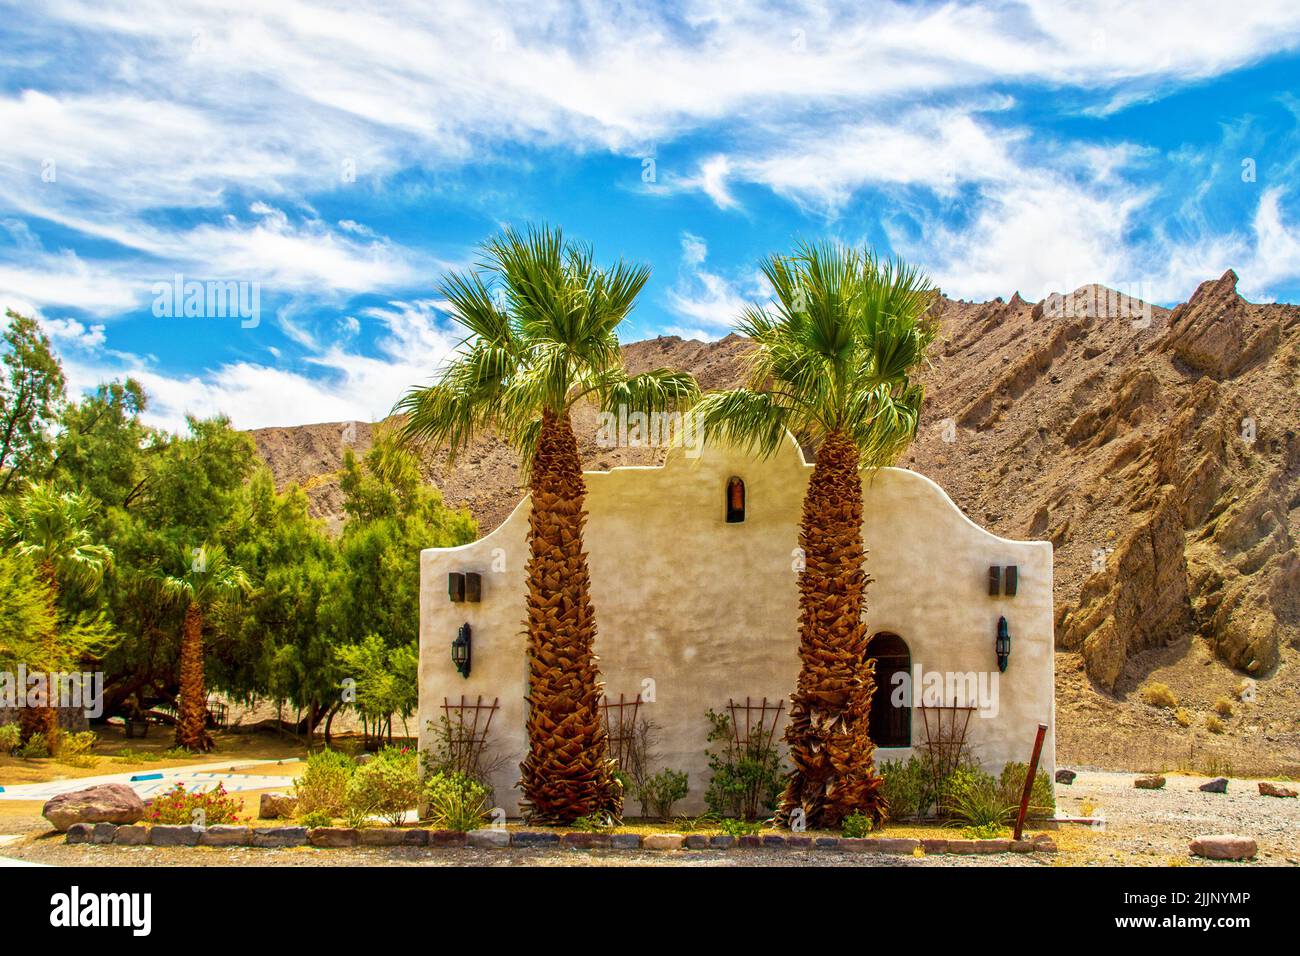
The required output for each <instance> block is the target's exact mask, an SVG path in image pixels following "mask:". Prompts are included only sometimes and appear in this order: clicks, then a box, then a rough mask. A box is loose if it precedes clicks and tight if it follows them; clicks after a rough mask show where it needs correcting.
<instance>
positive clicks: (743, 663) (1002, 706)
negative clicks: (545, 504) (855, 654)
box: [419, 439, 1055, 815]
mask: <svg viewBox="0 0 1300 956" xmlns="http://www.w3.org/2000/svg"><path fill="white" fill-rule="evenodd" d="M811 470H812V469H811V466H810V465H808V464H807V463H805V462H804V460H803V456H802V454H801V453H800V451H799V448H798V446H797V444H795V442H794V441H793V440H792V439H791V440H790V441H789V442H788V444H787V445H786V447H784V448H783V449H782V450H781V451H780V452H779V453H778V454H777V455H774V456H773V457H772V458H770V459H767V460H757V459H755V458H753V457H752V456H750V455H748V454H746V453H743V452H740V451H737V450H734V449H729V448H725V447H717V446H710V447H709V448H708V449H706V450H705V452H704V453H703V455H702V456H700V457H699V458H694V459H692V458H688V457H686V456H684V455H681V454H679V453H678V454H675V455H674V456H673V457H672V458H670V460H669V463H668V464H667V465H665V466H664V467H662V468H658V467H647V468H618V469H614V470H613V471H609V472H588V473H587V475H586V478H587V488H588V497H587V508H588V512H589V517H588V520H587V531H586V545H587V551H588V554H589V556H590V565H591V580H592V601H593V603H594V605H595V609H596V621H597V626H598V628H599V634H598V637H597V642H596V649H597V653H598V654H599V656H600V661H601V671H602V675H603V678H604V682H605V692H606V694H608V695H609V696H610V697H612V698H613V699H614V700H617V699H618V696H619V694H620V693H622V694H624V695H626V697H627V698H628V699H629V700H631V699H632V698H633V697H634V696H635V695H636V694H637V693H638V692H639V691H640V690H641V688H642V687H643V686H646V685H645V683H644V682H646V681H647V680H649V681H652V682H653V688H654V697H655V700H654V702H653V703H648V704H645V705H643V706H642V709H641V713H642V715H643V716H646V717H649V718H651V719H652V720H654V722H655V723H656V724H657V725H658V727H659V740H658V750H659V752H660V755H661V757H660V765H661V766H666V767H672V768H674V769H678V770H685V771H687V773H688V774H689V776H690V788H691V790H690V795H689V796H688V798H687V799H686V800H685V801H683V802H682V803H681V804H678V805H677V808H676V809H678V810H680V811H682V812H699V811H701V810H702V809H703V806H704V805H703V794H704V790H705V787H706V785H707V782H708V769H707V763H706V758H705V748H706V743H705V739H704V738H705V734H706V732H707V730H708V724H707V721H706V719H705V716H704V714H705V711H706V710H707V709H708V708H710V707H712V708H714V709H717V710H721V709H722V708H723V707H725V705H726V704H727V700H728V698H737V699H739V700H743V699H744V698H745V697H747V696H748V697H751V698H762V697H764V696H766V697H767V698H768V699H769V700H770V701H775V700H777V699H780V698H784V697H787V696H788V695H789V694H790V692H791V691H792V690H793V688H794V683H795V677H796V675H797V673H798V667H799V663H798V656H797V646H798V593H797V582H796V575H795V572H794V570H793V562H794V553H795V549H796V548H797V546H798V530H799V515H800V508H801V505H802V500H803V494H804V488H805V486H806V483H807V481H808V478H809V475H810V474H811ZM732 475H739V476H740V477H741V478H743V479H744V481H745V486H746V498H747V500H746V519H745V521H744V522H743V523H739V524H727V523H726V521H725V520H724V519H725V512H724V489H725V486H726V482H727V479H728V478H729V477H730V476H732ZM863 494H864V526H863V538H864V541H865V543H866V546H867V548H868V549H869V554H868V558H867V569H868V572H869V573H870V575H871V577H872V578H873V579H874V582H873V583H872V584H871V585H870V586H869V588H868V591H867V603H868V614H867V618H868V623H869V626H870V630H871V633H873V634H874V633H877V632H880V631H892V632H893V633H896V634H898V635H899V636H901V637H902V638H903V639H904V640H905V641H906V642H907V643H908V645H909V648H910V650H911V654H912V665H913V673H914V674H915V673H916V672H917V668H918V666H919V667H920V668H922V669H923V670H924V671H926V672H928V671H943V672H947V671H960V672H967V671H971V672H985V673H988V672H996V671H997V662H996V657H995V654H994V649H993V642H994V636H995V632H996V627H997V620H998V617H999V616H1000V615H1005V616H1006V618H1007V621H1008V622H1009V625H1010V631H1011V636H1012V652H1011V660H1010V665H1009V667H1008V668H1007V672H1006V673H1005V674H1001V675H999V681H998V710H997V714H996V716H988V717H981V716H978V715H976V716H973V717H972V718H971V720H970V730H969V734H968V742H969V745H970V748H971V752H972V755H973V756H974V757H975V758H976V759H978V760H979V761H980V762H981V763H983V764H984V765H985V766H986V767H987V768H988V769H989V770H991V771H993V772H995V773H996V772H998V771H1000V770H1001V768H1002V765H1003V764H1004V763H1006V762H1007V761H1009V760H1020V761H1027V760H1028V759H1029V754H1030V750H1031V748H1032V745H1033V739H1034V734H1035V731H1036V728H1037V725H1038V723H1040V722H1043V723H1047V724H1048V727H1049V733H1048V737H1047V741H1046V743H1045V745H1044V751H1043V756H1042V766H1043V768H1044V769H1046V770H1047V771H1048V773H1049V774H1052V773H1053V772H1054V769H1055V753H1054V747H1053V731H1054V706H1053V703H1054V693H1053V673H1052V668H1053V655H1052V647H1053V634H1052V627H1053V615H1052V546H1051V544H1050V543H1049V542H1040V541H1036V542H1024V541H1008V540H1005V539H1002V538H998V537H996V536H995V535H992V534H990V533H988V532H987V531H985V530H983V529H982V528H980V527H978V526H977V525H975V524H974V523H973V522H971V521H970V520H969V519H968V518H967V517H966V516H965V515H963V514H962V513H961V512H960V511H959V510H958V509H957V507H956V506H955V505H954V504H953V503H952V501H951V500H950V499H949V498H948V496H947V495H946V494H944V492H943V491H942V489H940V488H939V486H938V485H936V484H935V483H934V482H932V481H930V480H929V479H928V478H925V477H924V476H922V475H920V474H917V473H915V472H912V471H907V470H903V469H896V468H887V469H882V470H880V471H878V472H875V473H874V474H871V475H867V476H864V480H863ZM528 507H529V502H528V499H525V500H524V501H523V502H521V503H520V504H519V506H518V507H517V508H516V509H515V511H514V512H513V513H512V514H511V515H510V517H509V518H507V519H506V521H505V522H504V523H503V524H502V525H501V526H500V527H498V528H497V529H496V530H494V531H493V532H492V533H491V534H488V535H487V536H486V537H484V538H482V539H480V540H478V541H476V542H474V543H472V544H468V545H464V546H462V547H459V548H433V549H429V550H426V551H424V552H422V553H421V591H420V712H419V724H420V728H421V730H420V735H421V739H420V744H421V747H425V746H427V745H428V744H429V743H430V742H431V730H430V721H433V722H434V723H435V725H436V721H437V719H438V717H439V716H440V715H441V714H442V704H443V701H444V698H448V699H450V700H451V701H452V703H456V702H458V701H459V700H460V698H461V696H462V695H463V696H465V697H466V698H467V699H468V700H469V701H470V702H473V701H474V700H475V699H477V698H478V697H479V696H480V695H482V697H483V699H484V703H490V702H491V701H492V700H493V699H494V698H495V699H498V700H499V704H500V710H498V711H497V713H496V715H495V716H494V718H493V721H492V731H491V744H492V748H493V750H494V752H495V753H497V754H500V755H505V756H507V757H508V759H507V761H506V763H505V765H504V767H503V768H502V770H501V771H500V773H499V774H498V775H497V778H496V780H495V785H496V802H497V803H498V804H499V805H500V806H501V807H503V808H504V809H505V810H506V812H507V813H509V814H511V815H515V814H516V813H517V812H518V798H519V791H518V790H517V789H516V788H515V784H516V782H517V780H518V764H519V762H520V760H521V759H522V758H523V755H524V753H525V749H526V740H525V735H524V713H523V708H524V693H525V687H524V684H525V680H526V674H527V669H526V663H525V658H524V645H525V638H524V631H523V619H524V565H525V561H526V557H527V550H526V548H527V545H526V534H527V526H528V511H527V509H528ZM1013 564H1014V565H1016V566H1017V567H1018V568H1019V575H1020V580H1019V589H1018V594H1017V595H1016V596H1015V597H991V596H989V594H988V568H989V565H1001V566H1005V565H1013ZM452 571H462V572H466V571H477V572H479V573H480V574H481V575H482V577H483V597H482V601H481V603H478V604H472V603H453V602H451V601H450V600H449V599H448V596H447V574H448V573H449V572H452ZM465 622H468V623H469V624H470V626H471V628H472V632H473V658H472V667H471V673H470V676H469V677H468V678H462V677H461V676H460V675H459V674H458V673H457V672H456V670H455V667H454V665H453V664H452V662H451V641H452V639H453V638H454V637H455V635H456V630H457V628H458V627H459V626H460V625H461V624H462V623H465ZM949 701H950V698H949ZM787 709H788V704H787ZM924 739H925V731H924V726H923V722H922V719H921V716H920V713H919V711H914V713H913V719H912V741H913V745H914V746H915V747H918V748H919V747H920V746H922V745H923V744H924ZM909 752H910V751H909V750H908V749H905V748H897V749H882V750H880V751H879V752H878V753H879V757H880V759H893V758H895V757H905V756H907V754H908V753H909Z"/></svg>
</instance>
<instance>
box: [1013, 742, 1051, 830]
mask: <svg viewBox="0 0 1300 956" xmlns="http://www.w3.org/2000/svg"><path fill="white" fill-rule="evenodd" d="M1046 736H1047V724H1039V725H1038V736H1037V737H1035V738H1034V755H1033V757H1031V758H1030V760H1029V771H1028V772H1027V773H1026V774H1025V789H1024V792H1022V793H1021V794H1020V812H1019V813H1017V814H1016V833H1015V839H1017V840H1019V839H1020V834H1021V831H1023V830H1024V828H1025V814H1026V813H1027V812H1028V811H1029V794H1030V793H1031V792H1033V789H1034V777H1035V776H1037V774H1038V758H1039V757H1041V756H1042V755H1043V738H1044V737H1046Z"/></svg>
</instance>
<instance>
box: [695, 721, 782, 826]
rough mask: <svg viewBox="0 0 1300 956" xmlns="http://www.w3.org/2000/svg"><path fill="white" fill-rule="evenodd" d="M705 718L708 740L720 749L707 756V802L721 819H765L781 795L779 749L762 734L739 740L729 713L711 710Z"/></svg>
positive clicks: (705, 799)
mask: <svg viewBox="0 0 1300 956" xmlns="http://www.w3.org/2000/svg"><path fill="white" fill-rule="evenodd" d="M706 716H707V717H708V720H709V727H710V729H709V734H708V740H709V742H710V743H713V744H721V746H720V748H719V749H717V750H712V749H711V750H710V751H709V754H708V758H709V770H710V771H711V776H710V778H709V786H708V789H707V790H706V791H705V793H704V803H705V804H706V805H707V806H708V808H709V810H710V811H712V812H713V813H715V814H717V815H718V816H720V817H740V818H742V819H744V820H756V819H757V818H758V817H759V816H766V815H767V814H768V813H769V812H771V810H772V809H773V808H774V807H775V804H776V799H777V797H778V795H779V794H780V792H781V756H780V754H779V753H778V751H777V748H776V746H775V745H774V744H770V743H769V742H768V740H767V737H766V735H764V734H763V733H761V732H760V733H755V734H753V735H751V736H750V737H749V739H748V740H745V741H737V740H736V738H735V735H734V734H733V733H732V727H731V717H730V716H729V715H728V714H719V713H716V712H715V711H713V710H710V711H709V712H708V713H707V714H706Z"/></svg>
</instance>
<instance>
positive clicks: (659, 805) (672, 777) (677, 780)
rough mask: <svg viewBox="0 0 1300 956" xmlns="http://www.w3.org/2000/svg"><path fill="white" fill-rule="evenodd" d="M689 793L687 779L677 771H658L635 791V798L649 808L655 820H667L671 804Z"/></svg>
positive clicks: (670, 814)
mask: <svg viewBox="0 0 1300 956" xmlns="http://www.w3.org/2000/svg"><path fill="white" fill-rule="evenodd" d="M689 792H690V785H689V778H688V777H687V775H686V774H685V773H682V772H681V771H677V770H667V769H665V770H660V771H659V772H658V773H656V774H654V775H653V776H651V777H650V778H649V779H648V780H646V782H645V783H644V784H642V786H641V787H640V788H639V789H638V790H637V796H638V798H639V799H640V800H641V802H642V803H643V804H645V805H646V806H648V807H649V808H650V812H651V813H652V814H653V815H654V817H655V819H656V820H667V819H668V818H669V817H670V816H672V813H673V804H674V803H676V802H677V801H678V800H681V799H682V798H683V797H685V796H686V794H687V793H689Z"/></svg>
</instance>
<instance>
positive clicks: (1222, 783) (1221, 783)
mask: <svg viewBox="0 0 1300 956" xmlns="http://www.w3.org/2000/svg"><path fill="white" fill-rule="evenodd" d="M1197 789H1199V790H1200V791H1201V792H1202V793H1227V792H1228V778H1227V777H1215V778H1214V779H1213V780H1211V781H1210V782H1209V783H1203V784H1201V785H1200V787H1198V788H1197Z"/></svg>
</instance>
